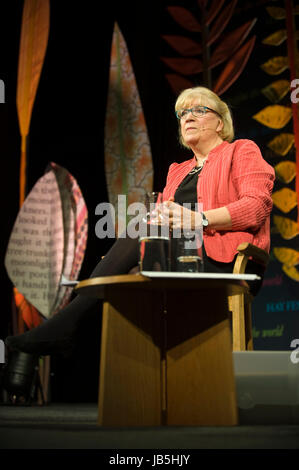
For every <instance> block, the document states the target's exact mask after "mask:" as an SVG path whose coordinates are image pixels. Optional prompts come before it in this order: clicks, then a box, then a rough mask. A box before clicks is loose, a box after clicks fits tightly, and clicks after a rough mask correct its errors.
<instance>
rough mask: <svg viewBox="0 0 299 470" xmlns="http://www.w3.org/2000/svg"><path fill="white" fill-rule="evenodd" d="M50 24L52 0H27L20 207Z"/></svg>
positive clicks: (23, 37) (22, 42)
mask: <svg viewBox="0 0 299 470" xmlns="http://www.w3.org/2000/svg"><path fill="white" fill-rule="evenodd" d="M49 24H50V4H49V0H25V2H24V9H23V17H22V28H21V40H20V52H19V67H18V83H17V111H18V118H19V127H20V133H21V138H22V141H21V164H20V206H21V205H22V203H23V201H24V199H25V193H26V164H27V162H26V158H27V157H26V150H27V149H26V146H27V142H26V141H27V136H28V133H29V127H30V121H31V114H32V108H33V104H34V100H35V95H36V91H37V87H38V83H39V79H40V74H41V70H42V66H43V63H44V58H45V54H46V49H47V44H48V36H49Z"/></svg>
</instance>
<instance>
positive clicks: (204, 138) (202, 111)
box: [179, 100, 223, 147]
mask: <svg viewBox="0 0 299 470" xmlns="http://www.w3.org/2000/svg"><path fill="white" fill-rule="evenodd" d="M179 116H180V125H181V135H182V138H183V140H184V142H185V144H186V145H187V146H188V147H193V146H196V145H197V144H198V143H200V142H205V143H208V142H209V141H211V142H212V141H214V140H215V138H217V137H219V132H220V131H221V130H222V128H223V122H222V120H221V117H220V116H219V114H217V113H216V112H215V111H213V107H212V104H211V103H205V102H204V103H203V102H202V100H201V101H200V102H199V101H198V100H193V101H191V102H190V103H188V108H183V109H180V110H179Z"/></svg>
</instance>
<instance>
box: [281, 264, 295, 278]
mask: <svg viewBox="0 0 299 470" xmlns="http://www.w3.org/2000/svg"><path fill="white" fill-rule="evenodd" d="M282 270H283V272H284V273H285V274H286V275H287V276H288V277H289V278H291V279H293V281H296V282H299V271H298V269H296V268H295V266H286V265H285V264H283V265H282Z"/></svg>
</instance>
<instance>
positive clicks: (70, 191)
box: [50, 162, 88, 313]
mask: <svg viewBox="0 0 299 470" xmlns="http://www.w3.org/2000/svg"><path fill="white" fill-rule="evenodd" d="M50 167H51V168H52V169H53V170H54V172H55V176H56V179H57V183H58V187H59V190H60V197H61V201H62V207H63V226H64V245H65V250H64V262H63V271H62V274H63V276H64V277H65V278H66V279H68V280H71V281H73V280H76V279H77V278H78V275H79V272H80V269H81V266H82V262H83V259H84V255H85V249H86V243H87V235H88V212H87V207H86V204H85V201H84V198H83V195H82V192H81V190H80V187H79V185H78V183H77V181H76V179H75V178H74V177H73V176H72V175H71V174H70V173H69V172H68V171H67V170H66V169H65V168H63V167H61V166H59V165H57V164H56V163H54V162H51V163H50ZM71 294H72V289H71V288H69V287H63V286H61V287H60V290H59V293H58V296H57V299H56V305H55V307H54V311H53V313H55V311H57V310H60V309H61V308H63V307H64V306H65V305H66V304H67V303H68V301H69V299H70V296H71Z"/></svg>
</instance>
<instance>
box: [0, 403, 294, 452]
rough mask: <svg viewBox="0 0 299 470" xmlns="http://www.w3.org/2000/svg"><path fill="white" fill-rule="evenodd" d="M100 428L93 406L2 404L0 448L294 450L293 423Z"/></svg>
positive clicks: (95, 408) (243, 422)
mask: <svg viewBox="0 0 299 470" xmlns="http://www.w3.org/2000/svg"><path fill="white" fill-rule="evenodd" d="M240 421H241V424H240V425H238V426H232V427H196V426H194V427H149V428H137V427H136V428H101V427H99V426H98V425H97V404H96V403H79V404H65V403H63V404H55V403H52V404H49V405H46V406H29V407H26V406H7V405H4V406H1V407H0V448H1V449H114V450H115V449H273V450H274V449H275V450H277V449H299V425H297V424H286V423H283V424H279V423H276V424H273V423H267V424H248V423H246V417H245V418H244V416H243V418H242V420H240Z"/></svg>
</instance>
